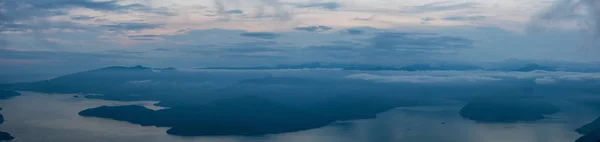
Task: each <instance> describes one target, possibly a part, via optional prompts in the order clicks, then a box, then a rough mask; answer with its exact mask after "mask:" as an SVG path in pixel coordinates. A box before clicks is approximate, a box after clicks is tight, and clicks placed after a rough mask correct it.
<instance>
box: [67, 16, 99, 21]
mask: <svg viewBox="0 0 600 142" xmlns="http://www.w3.org/2000/svg"><path fill="white" fill-rule="evenodd" d="M94 18H95V17H92V16H86V15H77V16H71V20H77V21H86V20H92V19H94Z"/></svg>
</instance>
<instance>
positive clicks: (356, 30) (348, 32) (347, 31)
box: [342, 29, 365, 35]
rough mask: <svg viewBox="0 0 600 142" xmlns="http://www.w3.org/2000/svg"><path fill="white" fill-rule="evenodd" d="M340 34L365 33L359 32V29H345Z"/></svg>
mask: <svg viewBox="0 0 600 142" xmlns="http://www.w3.org/2000/svg"><path fill="white" fill-rule="evenodd" d="M342 33H345V34H349V35H362V34H364V33H365V31H363V30H360V29H346V30H344V31H342Z"/></svg>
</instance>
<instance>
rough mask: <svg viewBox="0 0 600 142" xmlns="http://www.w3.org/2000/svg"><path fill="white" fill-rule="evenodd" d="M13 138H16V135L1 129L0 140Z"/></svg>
mask: <svg viewBox="0 0 600 142" xmlns="http://www.w3.org/2000/svg"><path fill="white" fill-rule="evenodd" d="M13 139H15V137H13V136H12V135H10V134H9V133H6V132H2V131H0V141H9V140H13Z"/></svg>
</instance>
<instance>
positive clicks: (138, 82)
mask: <svg viewBox="0 0 600 142" xmlns="http://www.w3.org/2000/svg"><path fill="white" fill-rule="evenodd" d="M127 83H129V84H145V83H152V80H133V81H129V82H127Z"/></svg>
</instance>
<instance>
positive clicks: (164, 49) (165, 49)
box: [154, 48, 171, 51]
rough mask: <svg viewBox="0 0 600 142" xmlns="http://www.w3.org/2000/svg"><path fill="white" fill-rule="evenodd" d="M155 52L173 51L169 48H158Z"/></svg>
mask: <svg viewBox="0 0 600 142" xmlns="http://www.w3.org/2000/svg"><path fill="white" fill-rule="evenodd" d="M154 51H171V49H168V48H156V49H154Z"/></svg>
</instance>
